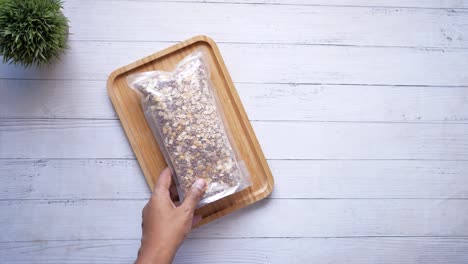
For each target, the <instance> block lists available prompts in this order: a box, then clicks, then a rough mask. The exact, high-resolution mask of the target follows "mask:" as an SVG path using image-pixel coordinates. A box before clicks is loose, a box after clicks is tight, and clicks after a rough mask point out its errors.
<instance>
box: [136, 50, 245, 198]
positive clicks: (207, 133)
mask: <svg viewBox="0 0 468 264" xmlns="http://www.w3.org/2000/svg"><path fill="white" fill-rule="evenodd" d="M135 86H136V88H137V89H138V90H139V91H140V92H141V93H142V94H143V105H144V111H145V116H146V118H147V121H148V122H149V123H150V126H151V128H152V130H153V132H154V134H155V135H156V137H157V139H158V143H159V145H160V147H162V148H161V149H162V152H163V153H164V154H165V158H166V161H167V162H168V164H170V165H171V167H172V168H173V170H174V171H175V174H176V175H175V176H176V180H177V182H178V184H179V190H180V192H181V196H182V197H183V196H184V194H185V193H186V192H187V191H188V190H189V189H190V187H191V186H192V184H193V182H194V181H195V180H196V179H198V178H203V179H205V181H206V182H207V188H206V192H205V195H204V196H203V197H202V202H203V200H204V199H207V198H209V197H213V196H219V197H216V199H219V198H221V197H224V196H226V195H229V194H230V193H233V192H235V191H236V189H237V188H238V187H239V186H240V185H241V181H242V171H241V169H240V167H239V164H238V162H237V160H236V156H235V152H234V150H233V148H232V146H231V144H230V141H229V138H228V136H227V134H226V131H225V128H224V125H223V122H222V119H221V117H220V115H219V112H218V109H217V105H216V99H215V95H214V93H213V91H212V87H211V82H210V74H209V71H208V69H207V67H206V66H205V64H204V61H203V59H202V54H201V53H196V54H192V55H191V56H189V57H187V58H186V59H184V60H183V61H182V62H181V63H179V65H178V66H177V68H176V70H175V71H174V72H153V74H152V75H151V77H149V78H146V79H145V80H144V81H141V82H137V83H136V84H135ZM211 200H213V199H211Z"/></svg>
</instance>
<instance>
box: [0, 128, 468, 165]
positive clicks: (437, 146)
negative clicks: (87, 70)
mask: <svg viewBox="0 0 468 264" xmlns="http://www.w3.org/2000/svg"><path fill="white" fill-rule="evenodd" d="M252 125H253V128H254V130H255V133H256V135H258V139H259V141H260V145H261V146H262V149H263V150H264V153H265V156H266V158H268V159H411V160H413V159H429V160H464V161H466V160H467V159H468V142H467V140H466V139H467V137H468V124H436V123H434V124H432V123H428V124H426V123H423V124H415V123H354V122H353V123H348V122H281V121H278V122H268V121H253V122H252ZM122 132H123V131H122V128H121V125H120V123H119V122H118V121H117V120H74V119H46V120H40V119H38V120H22V119H20V120H16V119H11V120H10V119H9V120H0V145H1V146H3V147H2V148H0V158H133V157H134V156H133V152H132V150H131V148H130V147H129V145H128V143H127V140H126V138H125V136H124V133H122ZM285 136H287V138H288V140H284V138H285ZM48 146H54V147H53V148H50V147H48Z"/></svg>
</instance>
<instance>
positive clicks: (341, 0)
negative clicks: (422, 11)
mask: <svg viewBox="0 0 468 264" xmlns="http://www.w3.org/2000/svg"><path fill="white" fill-rule="evenodd" d="M99 1H115V0H99ZM123 1H124V0H123ZM134 1H146V2H149V1H151V2H193V3H205V2H213V3H238V4H240V3H242V4H252V5H256V4H270V5H301V6H308V5H309V6H345V7H348V8H354V7H362V6H364V7H406V8H468V1H466V0H431V1H427V0H412V1H405V0H353V1H352V2H349V1H348V0H210V1H206V0H134Z"/></svg>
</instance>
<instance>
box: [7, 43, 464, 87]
mask: <svg viewBox="0 0 468 264" xmlns="http://www.w3.org/2000/svg"><path fill="white" fill-rule="evenodd" d="M69 45H70V49H69V50H68V51H67V53H66V54H64V56H63V57H62V58H61V60H62V61H61V62H58V63H56V64H54V65H53V66H51V67H44V68H42V69H35V68H29V69H22V68H19V67H15V66H11V65H5V64H2V65H0V78H20V79H21V78H27V79H61V80H66V79H73V80H76V79H79V80H83V79H86V80H89V79H92V80H105V79H107V76H108V74H109V72H112V70H114V68H115V67H116V65H126V64H128V63H130V62H132V61H135V60H137V59H139V58H142V57H144V56H147V55H148V54H152V53H154V52H156V51H158V50H161V49H163V48H166V47H168V46H170V45H171V44H170V43H162V42H92V41H89V42H88V41H70V42H69ZM219 47H220V50H221V53H222V54H223V58H224V59H225V61H226V65H227V67H228V68H229V72H230V73H231V76H232V78H233V79H234V80H236V81H237V82H249V83H313V84H357V85H362V84H375V85H430V86H468V73H467V72H466V71H461V70H460V69H466V68H468V49H442V48H439V49H428V48H382V47H349V46H341V47H337V46H310V45H287V44H282V45H279V44H230V43H221V44H220V45H219ZM434 73H437V74H434Z"/></svg>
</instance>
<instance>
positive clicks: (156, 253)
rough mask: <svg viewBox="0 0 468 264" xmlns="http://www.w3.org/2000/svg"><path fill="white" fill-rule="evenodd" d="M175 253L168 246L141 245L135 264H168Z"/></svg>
mask: <svg viewBox="0 0 468 264" xmlns="http://www.w3.org/2000/svg"><path fill="white" fill-rule="evenodd" d="M175 253H176V251H175V250H174V249H172V248H171V247H169V246H167V245H166V246H152V245H147V244H142V245H141V247H140V251H139V254H138V258H137V260H136V262H135V263H136V264H170V263H172V260H173V259H174V256H175Z"/></svg>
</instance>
